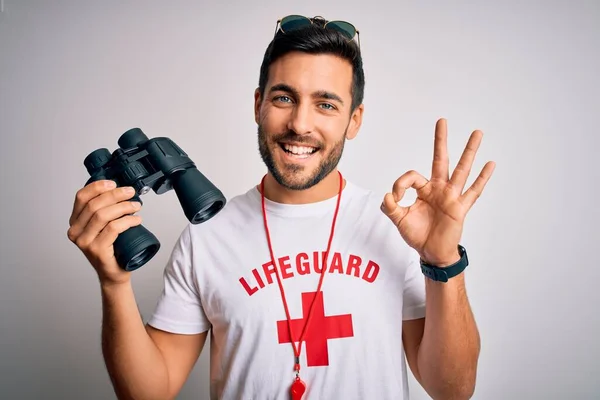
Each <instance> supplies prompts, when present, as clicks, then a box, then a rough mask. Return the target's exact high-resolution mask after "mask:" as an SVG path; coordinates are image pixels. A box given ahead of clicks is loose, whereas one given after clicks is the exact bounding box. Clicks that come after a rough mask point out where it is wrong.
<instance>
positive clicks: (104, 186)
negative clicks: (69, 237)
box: [69, 179, 116, 225]
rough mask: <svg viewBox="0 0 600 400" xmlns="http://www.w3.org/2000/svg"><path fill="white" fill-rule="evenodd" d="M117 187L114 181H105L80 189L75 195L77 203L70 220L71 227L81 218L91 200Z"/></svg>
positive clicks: (74, 204) (74, 203)
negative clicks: (80, 215)
mask: <svg viewBox="0 0 600 400" xmlns="http://www.w3.org/2000/svg"><path fill="white" fill-rule="evenodd" d="M115 187H116V184H115V182H114V181H111V180H107V179H104V180H99V181H94V182H92V183H89V184H87V185H85V186H84V187H83V188H81V189H79V190H78V191H77V193H76V194H75V201H74V202H73V210H72V211H71V217H70V218H69V225H73V224H74V223H75V220H76V219H77V218H78V217H79V214H81V211H82V210H83V209H84V208H85V206H86V205H87V203H88V202H89V201H90V200H92V199H93V198H94V197H97V196H99V195H101V194H102V193H105V192H107V191H109V190H112V189H114V188H115Z"/></svg>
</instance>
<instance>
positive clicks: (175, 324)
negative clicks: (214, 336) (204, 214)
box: [148, 225, 210, 334]
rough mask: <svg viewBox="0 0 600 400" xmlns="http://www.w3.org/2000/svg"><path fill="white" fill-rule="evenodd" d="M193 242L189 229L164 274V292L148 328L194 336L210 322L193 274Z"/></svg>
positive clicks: (208, 326) (177, 245)
mask: <svg viewBox="0 0 600 400" xmlns="http://www.w3.org/2000/svg"><path fill="white" fill-rule="evenodd" d="M191 246H192V240H191V232H190V226H189V225H188V226H187V227H186V228H185V229H184V230H183V232H182V233H181V235H180V236H179V238H178V240H177V242H176V243H175V246H174V247H173V250H172V251H171V255H170V257H169V260H168V262H167V265H166V267H165V270H164V274H163V282H164V286H163V290H162V293H161V294H160V296H159V298H158V301H157V305H156V308H155V310H154V312H153V314H152V315H151V317H150V319H149V320H148V324H149V325H151V326H153V327H155V328H157V329H161V330H164V331H167V332H172V333H180V334H196V333H202V332H205V331H207V330H208V329H209V328H210V322H209V320H208V318H207V317H206V314H205V313H204V309H203V308H202V303H201V300H200V299H201V298H200V293H199V290H198V285H197V282H196V274H195V272H194V267H195V266H194V260H193V257H192V253H193V251H192V247H191Z"/></svg>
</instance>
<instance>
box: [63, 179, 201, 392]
mask: <svg viewBox="0 0 600 400" xmlns="http://www.w3.org/2000/svg"><path fill="white" fill-rule="evenodd" d="M128 189H132V188H127V187H123V188H116V185H115V183H114V182H112V181H95V182H92V183H90V184H88V185H86V186H85V187H83V188H82V189H80V190H79V191H78V192H77V194H76V196H75V202H74V204H73V211H72V213H71V217H70V219H69V225H70V226H69V229H68V231H67V236H68V238H69V240H71V241H72V242H73V243H75V244H76V245H77V247H78V248H79V249H81V251H82V252H83V254H84V255H85V256H86V258H87V259H88V261H89V262H90V264H91V265H92V267H93V268H94V269H95V270H96V272H97V274H98V278H99V280H100V288H101V296H102V313H103V314H102V315H103V321H102V352H103V356H104V360H105V363H106V366H107V369H108V373H109V376H110V379H111V381H112V384H113V386H114V389H115V393H116V394H117V397H118V398H119V399H161V400H162V399H171V398H174V397H175V396H176V395H177V393H178V392H179V391H180V390H181V387H182V385H183V383H184V382H185V380H186V378H187V376H188V375H189V373H190V371H191V369H192V367H193V365H194V363H195V362H196V360H197V358H198V356H199V354H200V352H201V350H202V347H203V346H204V341H205V340H206V331H207V330H203V329H202V327H199V328H198V330H197V332H202V331H204V332H203V333H200V334H195V335H176V334H169V333H166V332H162V331H158V330H156V329H153V328H150V327H144V324H143V322H142V318H141V316H140V314H139V312H138V309H137V304H136V301H135V296H134V293H133V288H132V286H131V273H130V272H127V271H125V270H123V269H122V268H121V267H120V266H119V265H118V263H117V260H116V258H115V254H114V247H113V244H114V242H115V240H116V239H117V236H118V235H119V234H120V233H122V232H124V231H126V230H127V229H129V228H131V227H133V226H137V225H139V224H140V223H141V218H140V217H139V215H133V214H134V213H135V212H136V211H139V210H140V207H141V204H140V203H138V202H137V201H129V200H130V199H131V198H132V196H134V194H135V191H134V190H128ZM186 238H187V237H186ZM187 245H189V242H186V243H185V245H184V244H183V243H182V241H181V240H180V241H179V242H178V246H177V247H176V248H175V250H174V256H175V257H174V261H173V262H172V263H171V265H170V266H169V268H167V272H168V273H167V279H168V280H167V283H168V285H169V287H173V285H176V284H177V279H176V278H177V277H179V275H177V273H178V272H179V271H180V269H179V268H181V269H185V268H184V267H183V265H189V262H190V261H189V260H188V259H187V258H184V255H183V254H184V253H185V256H187V252H186V251H185V249H184V248H183V247H185V246H187ZM177 256H179V258H178V257H177ZM174 264H176V265H177V268H176V267H175V266H174ZM186 270H187V271H189V269H186ZM190 296H192V297H193V294H190ZM190 301H194V300H190ZM205 326H206V325H205Z"/></svg>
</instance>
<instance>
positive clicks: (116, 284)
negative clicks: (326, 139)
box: [100, 279, 131, 294]
mask: <svg viewBox="0 0 600 400" xmlns="http://www.w3.org/2000/svg"><path fill="white" fill-rule="evenodd" d="M130 288H131V281H130V280H129V279H127V280H124V281H113V280H109V279H100V290H101V291H102V292H103V293H107V294H108V293H114V292H119V291H123V290H128V289H130Z"/></svg>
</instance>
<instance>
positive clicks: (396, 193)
mask: <svg viewBox="0 0 600 400" xmlns="http://www.w3.org/2000/svg"><path fill="white" fill-rule="evenodd" d="M427 183H428V181H427V179H425V177H423V176H422V175H421V174H419V173H418V172H416V171H408V172H406V173H405V174H403V175H402V176H401V177H400V178H398V179H397V180H396V181H395V182H394V185H393V188H392V192H391V193H387V194H386V195H385V196H384V198H383V203H382V204H381V210H382V211H383V212H384V214H386V215H387V216H388V217H389V218H390V219H391V220H392V222H393V223H394V224H395V225H396V226H397V225H398V224H399V223H400V221H402V219H403V218H404V217H405V215H406V213H407V212H408V208H407V207H401V206H400V205H399V204H398V202H400V200H402V198H403V197H404V194H405V193H406V190H407V189H408V188H411V187H412V188H414V189H416V190H417V192H419V191H422V190H423V188H424V187H425V186H426V185H427Z"/></svg>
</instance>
